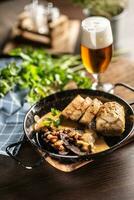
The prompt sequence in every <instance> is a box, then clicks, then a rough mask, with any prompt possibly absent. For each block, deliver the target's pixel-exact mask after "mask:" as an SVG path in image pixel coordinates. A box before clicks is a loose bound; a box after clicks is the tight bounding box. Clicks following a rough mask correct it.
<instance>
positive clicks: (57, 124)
mask: <svg viewBox="0 0 134 200" xmlns="http://www.w3.org/2000/svg"><path fill="white" fill-rule="evenodd" d="M60 124H61V120H60V118H58V119H57V120H54V121H53V125H54V126H55V127H58V126H59V125H60Z"/></svg>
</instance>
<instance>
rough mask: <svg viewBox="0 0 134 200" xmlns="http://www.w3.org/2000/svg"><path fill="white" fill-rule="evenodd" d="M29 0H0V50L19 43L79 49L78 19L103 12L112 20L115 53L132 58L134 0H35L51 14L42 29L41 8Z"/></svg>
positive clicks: (49, 48) (49, 47) (2, 50)
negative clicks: (38, 8) (48, 0)
mask: <svg viewBox="0 0 134 200" xmlns="http://www.w3.org/2000/svg"><path fill="white" fill-rule="evenodd" d="M31 2H32V1H30V0H1V1H0V51H1V53H8V52H9V51H10V50H11V49H12V48H14V47H16V46H18V45H20V44H21V45H24V44H26V45H29V44H32V45H35V46H38V45H39V46H43V47H44V48H47V49H48V50H50V51H52V52H71V53H79V52H80V48H79V46H80V21H81V20H82V19H84V18H85V17H87V16H91V15H102V16H105V17H108V18H109V19H110V20H111V25H112V29H113V34H114V48H115V50H116V53H117V54H118V53H119V54H124V55H125V56H126V55H127V56H129V57H130V58H133V56H134V51H133V46H134V12H133V10H134V0H129V1H128V0H101V1H100V0H88V1H87V0H83V1H82V0H66V1H63V0H51V3H49V4H48V2H46V1H44V0H40V1H36V0H35V1H34V5H35V7H36V8H37V6H38V5H39V4H40V5H43V6H45V8H47V12H48V9H49V11H52V12H51V14H52V16H50V13H47V19H46V21H45V23H46V25H48V26H46V27H44V29H43V28H42V27H43V26H42V24H41V17H42V15H44V11H42V10H41V9H40V10H39V12H37V10H36V9H35V7H34V8H33V6H32V5H33V4H32V5H31ZM53 8H54V9H53ZM51 9H53V10H51ZM26 12H29V13H30V15H31V16H30V17H31V18H32V20H34V23H35V22H36V27H34V26H35V24H34V25H32V24H31V23H32V22H30V20H29V16H27V15H26ZM37 13H38V14H37ZM37 16H38V17H37ZM42 23H44V22H42ZM40 27H41V29H40ZM59 30H60V31H59ZM61 30H62V31H61Z"/></svg>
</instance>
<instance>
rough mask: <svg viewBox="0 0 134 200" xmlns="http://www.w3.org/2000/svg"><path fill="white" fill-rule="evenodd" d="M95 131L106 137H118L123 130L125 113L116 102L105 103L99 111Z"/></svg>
mask: <svg viewBox="0 0 134 200" xmlns="http://www.w3.org/2000/svg"><path fill="white" fill-rule="evenodd" d="M96 130H97V132H100V133H101V134H102V135H106V136H120V135H121V134H122V133H123V132H124V130H125V112H124V108H123V106H121V105H120V104H118V103H117V102H107V103H105V104H104V105H103V106H102V107H101V108H100V110H99V112H98V114H97V118H96Z"/></svg>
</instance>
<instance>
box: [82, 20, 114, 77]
mask: <svg viewBox="0 0 134 200" xmlns="http://www.w3.org/2000/svg"><path fill="white" fill-rule="evenodd" d="M81 28H82V29H81V31H82V32H81V34H82V35H81V57H82V61H83V64H84V66H85V68H86V69H87V71H88V72H89V73H93V74H99V73H101V72H104V71H105V70H106V69H107V67H108V65H109V63H110V61H111V57H112V43H113V37H112V31H111V26H110V21H109V20H108V19H106V18H104V17H89V18H86V19H84V20H83V21H82V24H81Z"/></svg>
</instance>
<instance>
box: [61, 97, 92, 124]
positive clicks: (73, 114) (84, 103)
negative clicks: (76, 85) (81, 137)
mask: <svg viewBox="0 0 134 200" xmlns="http://www.w3.org/2000/svg"><path fill="white" fill-rule="evenodd" d="M91 102H92V100H91V99H90V98H89V97H87V98H86V99H84V98H83V97H81V96H80V95H78V96H77V97H75V98H74V99H73V101H71V103H70V104H69V105H68V106H67V107H66V108H65V109H64V110H63V111H62V113H61V115H63V116H64V117H65V118H67V119H71V120H74V121H77V120H79V119H80V117H81V116H82V115H83V113H84V112H85V111H86V109H87V108H88V106H89V105H90V104H91Z"/></svg>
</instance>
